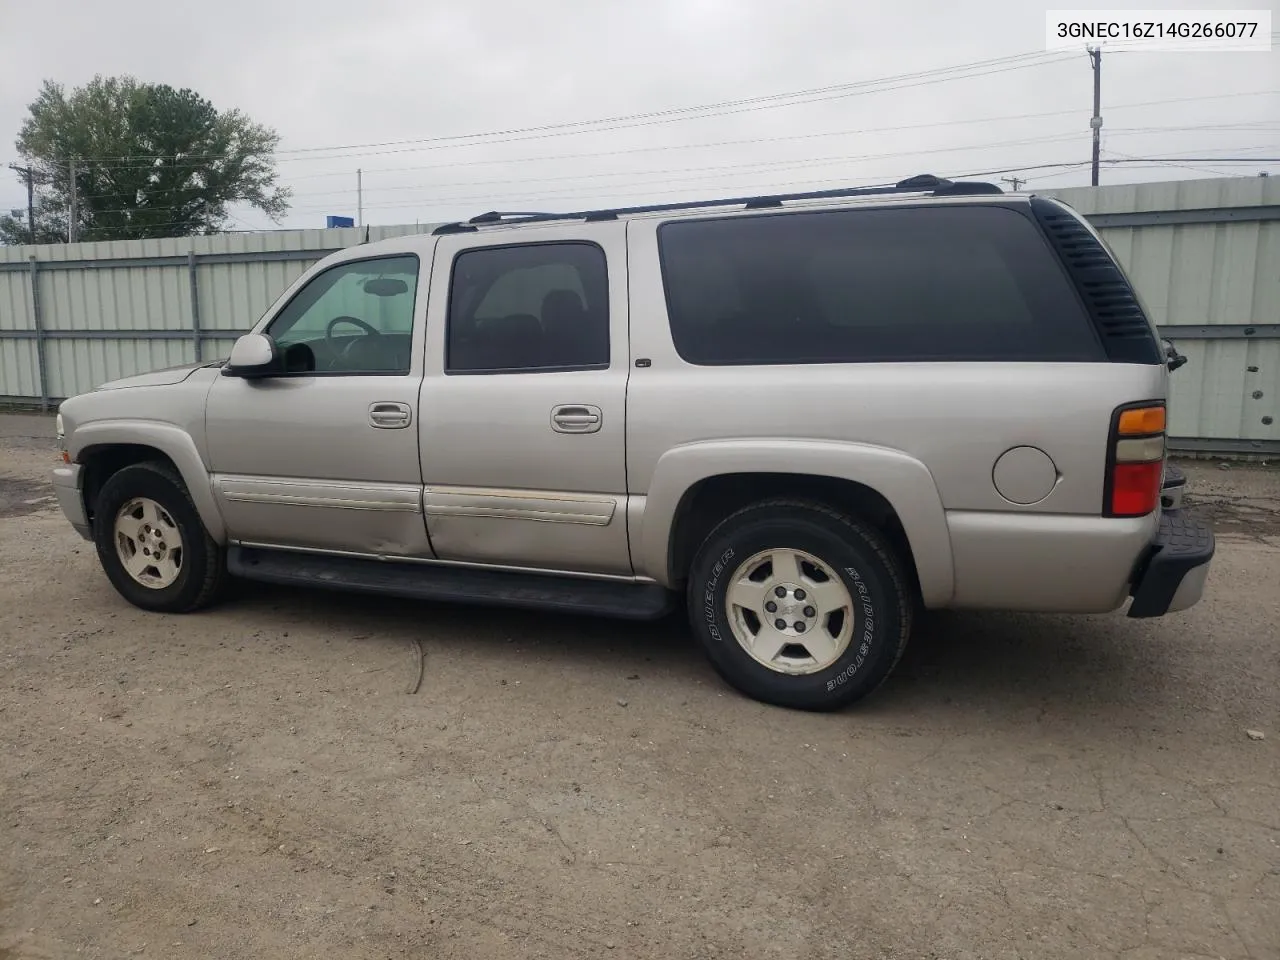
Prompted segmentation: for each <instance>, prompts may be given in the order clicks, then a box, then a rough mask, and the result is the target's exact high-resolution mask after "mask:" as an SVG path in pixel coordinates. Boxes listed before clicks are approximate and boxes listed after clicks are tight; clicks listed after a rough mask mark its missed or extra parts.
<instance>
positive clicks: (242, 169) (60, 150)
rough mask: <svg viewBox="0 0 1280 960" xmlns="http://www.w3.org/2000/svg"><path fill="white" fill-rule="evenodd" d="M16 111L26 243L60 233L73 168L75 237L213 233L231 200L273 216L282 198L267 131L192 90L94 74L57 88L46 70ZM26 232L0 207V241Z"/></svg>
mask: <svg viewBox="0 0 1280 960" xmlns="http://www.w3.org/2000/svg"><path fill="white" fill-rule="evenodd" d="M28 110H29V112H30V115H29V116H28V117H27V119H26V120H25V121H24V122H23V124H22V130H21V132H20V133H19V136H18V140H17V144H16V145H17V148H18V153H19V155H20V156H21V157H22V159H23V161H24V162H25V166H26V167H28V168H29V169H30V170H31V171H32V176H33V179H34V181H35V189H36V194H37V201H36V230H35V233H36V236H35V238H34V239H35V241H36V242H48V240H49V239H50V238H51V237H53V238H56V239H57V240H65V239H67V238H68V227H69V224H70V218H71V207H72V203H71V200H72V191H71V176H72V170H73V169H74V176H75V186H76V214H75V220H76V239H78V240H124V239H138V238H146V237H185V236H192V235H196V234H208V233H216V232H217V231H218V230H220V229H223V228H225V226H226V224H227V222H228V220H229V219H230V217H229V215H228V213H227V207H228V206H229V205H230V204H232V203H248V204H250V205H252V206H253V207H256V208H257V209H258V210H261V211H262V212H263V213H265V214H267V216H269V217H271V219H272V220H274V221H276V222H279V220H280V217H282V216H283V215H284V213H285V212H286V211H287V210H288V208H289V191H288V190H287V189H285V188H281V187H279V186H278V185H277V183H276V170H275V149H276V145H277V144H278V143H279V141H280V137H279V135H278V134H277V133H276V132H275V131H274V130H272V129H270V128H269V127H265V126H262V125H261V124H257V123H254V122H253V121H252V120H250V119H249V118H248V117H247V116H245V115H244V114H243V113H241V112H240V111H239V110H229V111H225V112H221V113H219V112H218V111H217V110H216V109H214V107H213V104H211V103H210V102H209V101H207V100H205V99H204V98H203V97H201V96H200V95H199V94H197V93H195V92H194V91H192V90H185V89H184V90H175V89H174V88H173V87H170V86H168V85H166V84H151V83H141V82H139V81H138V80H136V79H135V78H133V77H129V76H124V77H109V78H104V77H95V78H94V79H93V80H92V82H90V83H88V84H86V85H85V86H83V87H79V88H77V89H76V90H74V91H72V93H71V94H70V96H68V95H67V94H66V92H65V91H64V89H63V87H62V86H61V85H60V84H57V83H54V82H52V81H49V80H46V81H45V83H44V86H43V87H42V88H41V90H40V95H39V96H38V97H37V98H36V99H35V101H34V102H33V103H31V105H30V106H29V107H28ZM31 239H32V238H31V236H30V231H29V230H28V227H27V223H26V217H25V216H22V217H17V216H8V217H0V242H4V243H25V242H30V241H31Z"/></svg>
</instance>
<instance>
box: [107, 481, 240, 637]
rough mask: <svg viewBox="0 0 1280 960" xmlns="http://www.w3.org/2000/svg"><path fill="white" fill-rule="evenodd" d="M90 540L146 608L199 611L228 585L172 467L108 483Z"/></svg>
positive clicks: (122, 588) (132, 598) (122, 589)
mask: <svg viewBox="0 0 1280 960" xmlns="http://www.w3.org/2000/svg"><path fill="white" fill-rule="evenodd" d="M93 539H94V545H95V546H96V547H97V549H98V559H99V561H100V562H101V563H102V569H103V570H104V571H105V572H106V574H107V579H109V580H110V581H111V584H112V586H114V587H115V588H116V590H117V591H118V592H119V593H120V595H121V596H122V597H124V598H125V599H126V600H128V601H129V602H130V603H132V604H133V605H134V606H137V607H141V608H142V609H144V610H156V611H160V612H163V613H188V612H190V611H192V610H197V609H199V608H200V607H203V606H206V605H207V604H209V603H211V602H213V600H214V599H216V597H217V595H218V594H219V593H220V592H221V589H222V586H223V583H224V581H225V579H226V563H225V561H224V558H223V552H222V549H221V548H220V547H219V546H218V544H217V543H216V542H214V540H213V538H212V537H210V536H209V533H208V531H206V530H205V528H204V524H203V523H201V522H200V514H199V513H197V512H196V508H195V504H194V503H192V501H191V496H190V494H189V493H188V492H187V488H186V485H185V484H183V482H182V478H181V477H179V476H178V474H177V473H176V472H175V471H174V470H173V469H172V468H170V467H169V466H168V465H167V464H162V463H138V464H134V465H133V466H129V467H125V468H124V469H122V470H120V471H118V472H116V473H114V474H112V475H111V477H109V478H108V479H107V482H106V483H104V484H103V485H102V490H101V492H100V493H99V494H98V500H97V503H96V505H95V510H94V519H93Z"/></svg>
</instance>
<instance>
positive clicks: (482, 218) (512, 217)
mask: <svg viewBox="0 0 1280 960" xmlns="http://www.w3.org/2000/svg"><path fill="white" fill-rule="evenodd" d="M894 193H927V194H929V195H930V196H934V197H958V196H971V195H977V194H992V193H1004V191H1003V190H1001V189H1000V187H999V186H998V185H997V184H994V183H986V182H984V181H980V180H947V179H945V178H943V177H935V176H934V175H933V174H931V173H922V174H920V175H919V176H916V177H909V178H908V179H906V180H901V181H899V182H898V183H895V184H892V185H884V186H875V187H841V188H838V189H835V190H814V191H809V192H806V193H779V194H774V195H772V196H761V197H729V198H726V199H720V200H691V201H689V200H686V201H683V202H681V203H657V204H651V205H648V206H643V207H613V208H610V209H605V210H582V211H578V212H575V213H527V212H503V211H499V210H491V211H489V212H488V213H482V214H480V215H479V216H475V217H472V218H471V219H470V220H468V221H467V222H466V223H446V224H443V225H441V226H439V227H436V228H435V229H434V230H433V231H431V232H432V233H433V234H435V235H441V234H448V233H471V232H474V231H475V229H476V227H477V225H489V224H499V223H505V224H510V223H544V222H546V221H549V220H584V221H586V222H587V223H592V222H595V221H599V220H616V219H618V217H619V216H627V215H629V214H636V213H664V212H666V211H669V210H696V209H699V208H700V207H737V206H741V207H742V208H743V209H744V210H759V209H764V208H768V207H780V206H782V205H783V203H785V202H787V201H790V200H833V199H839V198H841V197H874V196H880V195H882V194H894Z"/></svg>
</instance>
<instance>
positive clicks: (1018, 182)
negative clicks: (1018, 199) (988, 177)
mask: <svg viewBox="0 0 1280 960" xmlns="http://www.w3.org/2000/svg"><path fill="white" fill-rule="evenodd" d="M1000 180H1001V182H1003V183H1008V184H1011V185H1012V186H1013V192H1014V193H1017V192H1018V188H1019V187H1020V186H1022V185H1023V184H1024V183H1026V182H1027V181H1026V180H1025V179H1023V178H1022V177H1001V178H1000Z"/></svg>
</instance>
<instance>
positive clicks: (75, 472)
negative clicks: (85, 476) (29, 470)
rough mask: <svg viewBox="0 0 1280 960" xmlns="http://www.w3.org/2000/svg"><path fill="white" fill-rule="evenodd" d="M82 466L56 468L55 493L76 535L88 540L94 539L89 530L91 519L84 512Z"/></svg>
mask: <svg viewBox="0 0 1280 960" xmlns="http://www.w3.org/2000/svg"><path fill="white" fill-rule="evenodd" d="M81 476H82V473H81V470H80V464H78V463H67V464H62V465H60V466H58V467H55V468H54V471H53V492H54V493H55V494H56V495H57V497H58V506H59V507H61V508H62V513H63V515H64V516H65V517H66V518H67V519H68V520H70V521H71V525H72V526H73V527H75V528H76V533H78V534H80V536H82V537H84V538H85V539H86V540H92V539H93V533H92V532H91V531H90V529H89V518H88V517H87V516H86V515H85V511H84V492H83V491H82V490H81V489H80V481H81Z"/></svg>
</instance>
